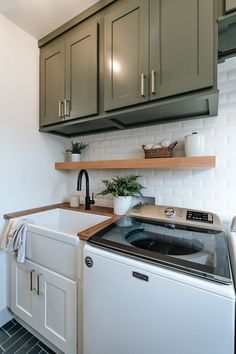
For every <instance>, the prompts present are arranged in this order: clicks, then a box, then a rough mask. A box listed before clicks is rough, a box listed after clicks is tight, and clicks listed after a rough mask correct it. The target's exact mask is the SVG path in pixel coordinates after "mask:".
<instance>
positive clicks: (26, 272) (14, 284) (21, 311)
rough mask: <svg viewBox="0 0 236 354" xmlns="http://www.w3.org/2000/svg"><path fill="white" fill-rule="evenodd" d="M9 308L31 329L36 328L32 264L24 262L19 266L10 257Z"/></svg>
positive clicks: (34, 270)
mask: <svg viewBox="0 0 236 354" xmlns="http://www.w3.org/2000/svg"><path fill="white" fill-rule="evenodd" d="M10 269H11V270H10V272H11V276H10V288H11V290H10V306H11V310H12V312H14V313H15V314H16V315H17V316H19V317H20V318H21V319H22V320H24V321H25V322H26V323H27V324H29V325H30V326H32V327H35V326H36V322H37V319H36V317H35V313H34V309H35V305H34V300H35V299H34V291H35V272H36V269H35V267H34V264H33V263H31V262H28V261H26V262H25V263H23V264H21V263H18V262H17V261H16V257H15V255H12V256H11V265H10Z"/></svg>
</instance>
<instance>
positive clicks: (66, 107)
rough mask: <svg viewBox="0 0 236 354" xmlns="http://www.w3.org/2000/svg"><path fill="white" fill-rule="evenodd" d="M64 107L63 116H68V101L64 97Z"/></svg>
mask: <svg viewBox="0 0 236 354" xmlns="http://www.w3.org/2000/svg"><path fill="white" fill-rule="evenodd" d="M64 107H65V116H66V117H69V116H70V101H69V100H67V99H66V98H65V99H64Z"/></svg>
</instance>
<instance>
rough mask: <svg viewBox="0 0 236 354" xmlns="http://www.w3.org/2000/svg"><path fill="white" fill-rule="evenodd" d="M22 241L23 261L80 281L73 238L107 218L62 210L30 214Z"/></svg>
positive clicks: (75, 243)
mask: <svg viewBox="0 0 236 354" xmlns="http://www.w3.org/2000/svg"><path fill="white" fill-rule="evenodd" d="M20 219H27V220H29V224H28V226H27V238H26V258H27V259H29V260H31V261H33V262H36V263H38V264H40V265H42V266H44V267H46V268H49V269H51V270H53V271H55V272H57V273H59V274H62V275H64V276H66V277H69V278H71V279H76V278H77V277H80V267H76V265H77V264H80V261H78V257H80V256H79V254H80V252H79V251H78V247H77V246H79V245H80V244H81V242H80V239H79V237H77V234H78V233H80V232H81V231H83V230H86V229H88V228H89V227H91V226H94V225H97V224H99V223H101V222H103V221H106V220H108V219H110V217H108V216H103V215H98V214H89V213H83V212H78V211H74V210H66V209H60V208H57V209H52V210H47V211H43V212H39V213H35V214H30V215H27V216H24V217H21V218H20Z"/></svg>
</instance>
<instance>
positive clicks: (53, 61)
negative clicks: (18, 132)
mask: <svg viewBox="0 0 236 354" xmlns="http://www.w3.org/2000/svg"><path fill="white" fill-rule="evenodd" d="M64 56H65V47H64V43H59V44H56V45H54V46H52V47H50V48H48V49H47V50H42V51H41V56H40V125H46V124H52V123H59V122H61V120H62V118H63V117H64V115H63V105H64V103H63V102H64V82H65V71H64Z"/></svg>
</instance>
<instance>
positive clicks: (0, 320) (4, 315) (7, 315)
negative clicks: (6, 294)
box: [0, 307, 13, 327]
mask: <svg viewBox="0 0 236 354" xmlns="http://www.w3.org/2000/svg"><path fill="white" fill-rule="evenodd" d="M12 318H13V313H12V312H11V311H10V310H9V309H8V308H7V307H5V308H4V309H2V310H0V327H2V326H3V325H4V324H5V323H7V322H8V321H10V320H11V319H12Z"/></svg>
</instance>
